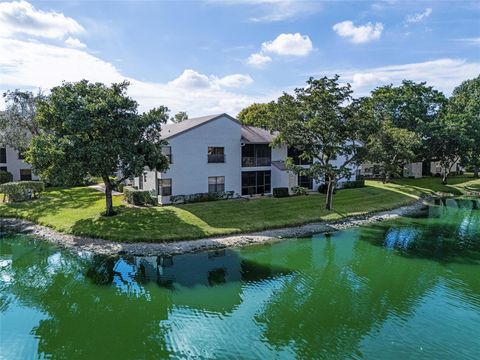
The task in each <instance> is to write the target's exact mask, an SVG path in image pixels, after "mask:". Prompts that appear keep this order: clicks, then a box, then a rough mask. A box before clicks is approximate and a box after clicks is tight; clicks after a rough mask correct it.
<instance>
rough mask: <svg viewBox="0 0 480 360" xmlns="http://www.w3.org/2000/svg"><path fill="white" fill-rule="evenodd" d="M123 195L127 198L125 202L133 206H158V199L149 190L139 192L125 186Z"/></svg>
mask: <svg viewBox="0 0 480 360" xmlns="http://www.w3.org/2000/svg"><path fill="white" fill-rule="evenodd" d="M123 195H124V197H125V200H126V201H127V202H128V203H129V204H132V205H136V206H146V205H153V206H155V205H158V199H157V197H156V196H155V195H154V194H152V192H151V191H148V190H137V189H134V188H132V187H128V186H125V187H124V188H123Z"/></svg>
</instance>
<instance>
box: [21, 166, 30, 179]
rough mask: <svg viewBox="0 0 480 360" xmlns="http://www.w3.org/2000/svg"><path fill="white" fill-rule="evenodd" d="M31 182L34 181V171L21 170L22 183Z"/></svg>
mask: <svg viewBox="0 0 480 360" xmlns="http://www.w3.org/2000/svg"><path fill="white" fill-rule="evenodd" d="M30 180H32V170H30V169H20V181H30Z"/></svg>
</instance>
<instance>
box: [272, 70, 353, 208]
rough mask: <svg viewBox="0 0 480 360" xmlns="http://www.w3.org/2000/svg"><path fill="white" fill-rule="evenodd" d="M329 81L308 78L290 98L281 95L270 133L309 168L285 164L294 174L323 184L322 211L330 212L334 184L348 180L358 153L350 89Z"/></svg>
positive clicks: (336, 80)
mask: <svg viewBox="0 0 480 360" xmlns="http://www.w3.org/2000/svg"><path fill="white" fill-rule="evenodd" d="M338 79H339V77H338V76H337V75H336V76H335V77H333V78H327V77H323V78H321V79H314V78H310V79H309V80H308V81H307V85H306V87H304V88H297V89H295V94H294V95H289V94H284V95H283V96H281V97H280V98H279V99H278V100H277V101H276V102H275V103H273V104H272V105H271V106H272V109H274V116H273V129H274V130H277V131H278V136H277V137H276V139H275V143H276V144H286V145H287V146H289V147H293V148H296V149H297V151H298V152H299V153H300V157H301V158H303V159H304V160H312V161H313V164H312V165H311V166H310V167H309V168H308V169H305V168H303V167H301V166H295V165H294V164H293V163H292V161H287V166H288V167H289V168H290V169H291V170H293V171H294V172H295V173H297V174H300V175H306V176H309V177H311V178H314V179H317V180H324V181H325V183H326V184H327V197H326V203H325V208H326V209H328V210H331V209H332V208H333V193H334V190H335V187H336V184H337V182H338V181H339V180H340V179H342V178H348V177H350V176H351V171H352V169H351V167H352V165H354V164H355V162H356V161H357V160H358V155H359V151H360V150H361V149H362V146H361V144H360V143H359V142H358V140H359V139H358V137H359V131H358V128H359V126H358V125H359V123H358V122H357V121H356V120H357V117H355V116H354V111H353V110H352V108H351V106H348V103H349V102H350V101H351V100H352V98H351V94H352V90H351V89H350V85H349V84H347V85H341V84H340V83H339V81H338Z"/></svg>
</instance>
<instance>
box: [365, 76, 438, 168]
mask: <svg viewBox="0 0 480 360" xmlns="http://www.w3.org/2000/svg"><path fill="white" fill-rule="evenodd" d="M371 101H372V103H373V105H372V106H373V111H374V115H375V117H376V118H377V119H380V120H381V122H383V121H390V122H391V123H392V125H393V126H394V127H397V128H400V129H406V130H409V131H412V132H415V133H417V134H418V136H419V137H420V139H421V140H422V142H421V144H419V147H418V149H416V150H415V152H416V158H417V160H423V159H432V158H434V157H435V155H434V154H432V149H431V144H430V143H429V142H430V135H431V132H432V129H431V127H432V126H435V123H436V122H437V121H438V119H439V118H440V116H441V114H442V111H443V109H444V107H445V104H446V103H447V99H446V97H445V95H444V94H443V93H441V92H439V91H437V90H435V89H434V88H433V87H431V86H427V85H426V83H424V82H422V83H415V82H413V81H410V80H403V82H402V84H401V85H400V86H393V85H386V86H381V87H378V88H376V89H375V90H373V91H372V93H371Z"/></svg>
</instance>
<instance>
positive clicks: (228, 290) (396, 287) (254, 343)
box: [0, 199, 480, 359]
mask: <svg viewBox="0 0 480 360" xmlns="http://www.w3.org/2000/svg"><path fill="white" fill-rule="evenodd" d="M479 212H480V210H478V202H468V201H457V200H454V201H451V200H450V199H449V200H448V201H447V200H445V201H444V202H442V203H439V204H437V205H433V206H432V207H430V208H428V209H425V211H424V212H423V213H422V214H420V215H419V216H415V217H411V218H404V219H399V220H397V221H394V222H389V223H381V224H376V225H374V226H369V227H362V228H357V229H351V230H348V231H342V232H337V233H333V234H327V235H319V236H315V237H313V238H309V239H298V240H290V241H284V242H280V243H275V244H269V245H263V246H254V247H249V248H245V249H242V250H222V251H217V252H209V253H201V254H186V255H181V256H174V257H165V256H161V257H134V256H131V257H128V256H122V257H105V256H94V255H91V254H86V253H85V254H81V256H77V255H74V254H71V253H69V252H66V251H60V250H58V249H56V248H54V247H52V246H50V245H47V244H46V243H44V242H39V241H35V240H34V241H32V240H30V239H27V238H26V237H23V236H19V235H13V234H10V235H7V236H5V237H4V238H3V239H1V240H0V321H1V324H2V326H1V327H0V332H1V333H0V337H1V339H2V341H1V342H0V354H1V355H2V357H5V358H12V359H14V358H36V357H47V358H48V357H52V358H56V359H139V358H140V359H158V358H166V357H173V358H252V359H265V358H328V359H337V358H338V359H344V358H378V354H380V353H381V354H382V358H389V359H395V358H405V357H418V358H449V359H462V358H472V359H473V358H480V338H478V337H475V336H472V334H477V333H479V332H480V281H478V274H479V270H480V263H479V261H478V260H479V254H480V249H479ZM449 344H451V345H452V346H448V345H449ZM420 347H421V349H420ZM458 349H461V350H458Z"/></svg>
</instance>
